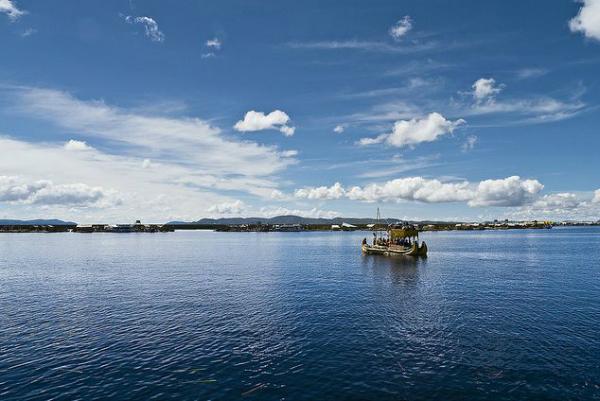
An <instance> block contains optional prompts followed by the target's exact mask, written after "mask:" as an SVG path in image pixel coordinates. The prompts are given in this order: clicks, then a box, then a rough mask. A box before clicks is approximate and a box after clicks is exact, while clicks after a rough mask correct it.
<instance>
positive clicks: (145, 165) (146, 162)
mask: <svg viewBox="0 0 600 401" xmlns="http://www.w3.org/2000/svg"><path fill="white" fill-rule="evenodd" d="M150 167H152V162H151V161H150V159H144V161H143V162H142V168H150Z"/></svg>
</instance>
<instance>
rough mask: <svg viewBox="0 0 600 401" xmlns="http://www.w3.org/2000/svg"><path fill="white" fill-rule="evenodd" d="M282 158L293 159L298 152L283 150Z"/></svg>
mask: <svg viewBox="0 0 600 401" xmlns="http://www.w3.org/2000/svg"><path fill="white" fill-rule="evenodd" d="M280 154H281V156H282V157H295V156H298V151H297V150H293V149H292V150H284V151H282V152H281V153H280Z"/></svg>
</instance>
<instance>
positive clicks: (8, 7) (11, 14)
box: [0, 0, 27, 21]
mask: <svg viewBox="0 0 600 401" xmlns="http://www.w3.org/2000/svg"><path fill="white" fill-rule="evenodd" d="M0 13H2V14H6V15H7V16H8V18H9V19H10V20H11V21H16V20H17V19H19V18H20V17H22V16H23V15H25V14H26V13H27V12H26V11H23V10H20V9H19V8H18V7H17V6H16V5H15V2H14V1H12V0H0Z"/></svg>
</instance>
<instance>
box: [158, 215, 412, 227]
mask: <svg viewBox="0 0 600 401" xmlns="http://www.w3.org/2000/svg"><path fill="white" fill-rule="evenodd" d="M400 221H401V220H398V219H385V220H383V219H382V221H381V222H385V223H390V224H391V223H399V222H400ZM259 222H260V223H263V224H323V225H325V224H342V223H348V224H371V223H376V222H377V221H376V220H375V219H373V218H344V217H336V218H333V219H323V218H309V217H300V216H276V217H271V218H265V217H229V218H220V219H200V220H198V221H192V222H185V221H171V222H169V223H167V224H170V225H183V224H201V225H239V224H257V223H259Z"/></svg>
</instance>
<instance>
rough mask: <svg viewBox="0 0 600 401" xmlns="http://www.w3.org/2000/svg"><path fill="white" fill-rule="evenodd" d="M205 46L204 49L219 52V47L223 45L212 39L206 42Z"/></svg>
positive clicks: (217, 39)
mask: <svg viewBox="0 0 600 401" xmlns="http://www.w3.org/2000/svg"><path fill="white" fill-rule="evenodd" d="M205 45H206V47H209V48H211V49H215V50H219V49H221V46H222V45H223V43H222V42H221V41H220V40H219V38H214V39H209V40H207V41H206V43H205Z"/></svg>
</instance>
